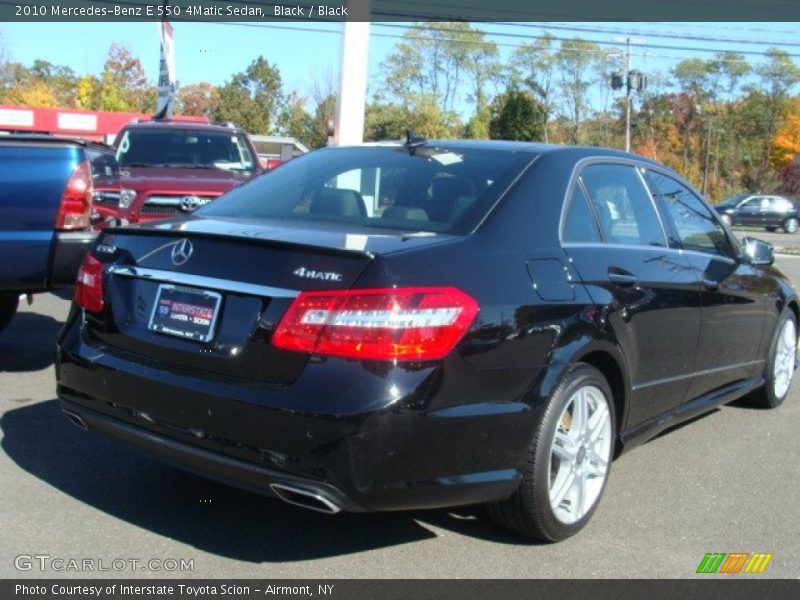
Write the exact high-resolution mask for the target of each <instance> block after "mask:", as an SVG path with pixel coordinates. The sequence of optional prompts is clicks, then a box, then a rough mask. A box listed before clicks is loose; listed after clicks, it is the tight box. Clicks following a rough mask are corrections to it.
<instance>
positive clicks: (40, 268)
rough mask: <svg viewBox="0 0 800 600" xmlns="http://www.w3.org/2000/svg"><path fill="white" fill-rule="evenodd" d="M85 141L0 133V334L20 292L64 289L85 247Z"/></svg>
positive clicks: (89, 185) (92, 149) (88, 192)
mask: <svg viewBox="0 0 800 600" xmlns="http://www.w3.org/2000/svg"><path fill="white" fill-rule="evenodd" d="M98 148H99V147H98V146H95V145H93V144H91V143H89V142H84V141H80V140H65V139H59V138H55V137H50V136H44V135H5V136H0V331H2V330H3V329H4V328H5V327H6V325H8V323H9V322H10V321H11V319H12V317H13V316H14V313H15V312H16V310H17V305H18V300H19V297H20V295H22V294H34V293H38V292H46V291H49V290H52V289H54V288H58V287H65V286H70V285H72V284H73V283H74V281H75V276H76V274H77V271H78V267H79V266H80V263H81V261H82V259H83V256H84V255H85V254H86V251H87V250H88V249H89V247H90V246H91V244H92V242H93V240H94V237H95V233H93V232H92V231H91V229H90V220H91V211H92V193H93V182H92V178H93V172H92V160H93V159H95V160H96V155H100V154H103V152H102V150H99V149H98Z"/></svg>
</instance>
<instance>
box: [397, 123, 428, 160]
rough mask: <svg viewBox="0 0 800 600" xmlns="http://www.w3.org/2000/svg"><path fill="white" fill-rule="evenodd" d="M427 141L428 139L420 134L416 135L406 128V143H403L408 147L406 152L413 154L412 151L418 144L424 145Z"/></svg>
mask: <svg viewBox="0 0 800 600" xmlns="http://www.w3.org/2000/svg"><path fill="white" fill-rule="evenodd" d="M427 142H428V140H426V139H425V138H424V137H422V136H421V135H417V134H416V133H414V132H413V131H412V130H411V129H406V143H405V144H403V145H404V146H405V147H406V148H408V153H409V154H410V155H411V156H414V152H416V150H417V148H418V147H419V146H424V145H425V144H426V143H427Z"/></svg>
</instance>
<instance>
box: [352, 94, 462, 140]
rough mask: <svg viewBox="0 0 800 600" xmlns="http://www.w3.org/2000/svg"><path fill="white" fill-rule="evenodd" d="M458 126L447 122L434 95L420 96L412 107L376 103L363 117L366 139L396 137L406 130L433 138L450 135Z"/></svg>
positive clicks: (399, 136) (370, 105)
mask: <svg viewBox="0 0 800 600" xmlns="http://www.w3.org/2000/svg"><path fill="white" fill-rule="evenodd" d="M458 126H459V124H457V123H456V124H454V123H452V122H450V121H448V119H447V118H446V116H445V115H443V114H442V111H441V109H440V108H439V106H438V104H437V103H436V102H435V101H434V100H433V98H431V97H425V96H423V97H419V98H417V100H416V102H415V104H414V105H413V106H411V107H406V106H402V105H399V104H383V103H380V102H373V103H372V104H368V105H367V108H366V113H365V116H364V139H365V140H367V141H379V140H397V139H401V138H403V137H404V136H405V132H406V129H411V130H413V131H414V132H415V133H417V134H418V135H421V136H423V137H426V138H430V139H436V138H448V137H453V130H454V129H458V128H459V127H458Z"/></svg>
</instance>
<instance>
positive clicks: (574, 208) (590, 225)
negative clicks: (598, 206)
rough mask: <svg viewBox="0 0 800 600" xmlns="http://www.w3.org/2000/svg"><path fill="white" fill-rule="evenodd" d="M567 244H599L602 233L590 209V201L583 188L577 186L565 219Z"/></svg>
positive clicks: (565, 239)
mask: <svg viewBox="0 0 800 600" xmlns="http://www.w3.org/2000/svg"><path fill="white" fill-rule="evenodd" d="M564 241H565V242H599V241H600V231H599V230H598V229H597V221H596V220H595V218H594V215H593V214H592V210H591V209H590V208H589V200H588V198H586V194H584V193H583V189H582V188H581V186H579V185H578V186H575V191H574V192H573V194H572V200H571V201H570V204H569V209H568V210H567V217H566V219H564Z"/></svg>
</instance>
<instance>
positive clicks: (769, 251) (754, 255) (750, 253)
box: [742, 237, 775, 265]
mask: <svg viewBox="0 0 800 600" xmlns="http://www.w3.org/2000/svg"><path fill="white" fill-rule="evenodd" d="M742 246H744V258H745V260H746V261H747V262H748V263H750V264H751V265H771V264H772V263H774V262H775V247H774V246H773V245H772V244H770V243H769V242H765V241H764V240H759V239H756V238H751V237H745V238H742Z"/></svg>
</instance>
